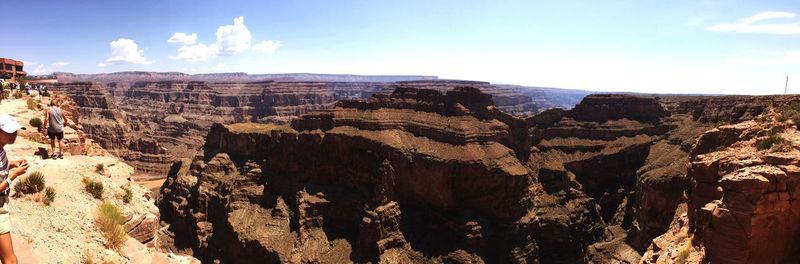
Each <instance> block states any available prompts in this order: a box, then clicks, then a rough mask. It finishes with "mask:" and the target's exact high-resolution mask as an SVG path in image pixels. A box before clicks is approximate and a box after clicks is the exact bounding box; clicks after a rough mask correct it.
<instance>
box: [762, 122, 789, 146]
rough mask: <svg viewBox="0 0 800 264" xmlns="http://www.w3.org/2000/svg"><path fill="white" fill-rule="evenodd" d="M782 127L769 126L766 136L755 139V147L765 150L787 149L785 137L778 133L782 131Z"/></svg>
mask: <svg viewBox="0 0 800 264" xmlns="http://www.w3.org/2000/svg"><path fill="white" fill-rule="evenodd" d="M783 131H784V127H782V126H776V127H772V128H770V130H769V132H767V137H766V138H763V139H760V140H758V141H756V149H758V150H765V149H770V150H773V151H787V150H788V148H789V146H787V145H788V142H787V141H786V139H784V138H783V137H781V135H780V133H783Z"/></svg>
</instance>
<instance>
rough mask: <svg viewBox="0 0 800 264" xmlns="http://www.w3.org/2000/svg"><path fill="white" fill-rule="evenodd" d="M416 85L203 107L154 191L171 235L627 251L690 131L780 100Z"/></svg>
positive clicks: (533, 252)
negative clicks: (261, 118) (193, 137)
mask: <svg viewBox="0 0 800 264" xmlns="http://www.w3.org/2000/svg"><path fill="white" fill-rule="evenodd" d="M430 88H431V87H428V86H423V85H420V84H408V85H401V86H398V87H396V88H395V90H394V91H393V92H392V93H390V94H380V93H379V94H374V95H373V96H372V97H371V98H368V99H357V100H342V101H339V102H337V103H336V104H335V105H334V107H333V108H331V109H326V110H322V111H315V112H314V113H311V114H307V115H303V116H302V117H300V118H297V119H293V120H292V121H291V122H290V123H288V124H257V123H239V124H230V125H223V124H215V125H213V126H212V128H211V130H210V132H209V134H208V137H207V138H206V142H205V144H204V146H203V152H201V153H199V154H198V155H197V156H196V157H194V158H193V159H182V160H180V161H178V162H176V163H175V164H173V166H172V168H171V170H170V172H169V177H168V178H167V180H166V182H165V183H164V185H163V187H162V189H161V194H160V195H159V197H160V198H159V201H158V205H159V208H160V209H161V213H162V216H163V217H164V219H165V221H166V222H167V223H170V224H169V226H168V229H169V230H170V232H171V235H170V237H171V239H174V245H175V248H174V249H175V250H177V251H184V252H187V253H192V254H193V255H194V256H196V257H198V258H199V259H200V260H201V261H204V262H211V261H221V262H225V263H249V262H250V261H251V260H252V261H254V262H267V263H277V262H301V263H307V262H320V263H341V262H351V261H354V262H382V263H409V262H413V263H428V262H429V263H481V262H487V263H582V262H586V263H608V262H618V263H638V262H639V261H640V260H641V259H642V255H643V254H646V253H647V250H648V247H650V246H651V242H652V241H653V239H654V238H656V237H658V236H660V235H661V234H664V233H665V232H667V230H668V229H669V228H670V226H671V223H673V215H675V212H676V211H679V208H681V206H682V204H683V203H684V202H683V201H684V199H683V197H684V190H686V182H685V178H686V164H688V163H689V162H690V156H691V155H690V154H691V153H692V149H696V148H697V147H696V146H695V141H696V139H697V138H698V137H699V136H700V135H703V133H704V132H705V131H707V130H710V129H712V128H714V127H715V126H716V125H717V124H719V123H736V122H739V121H743V120H747V119H753V118H756V117H758V116H760V115H762V114H764V113H765V112H766V111H767V110H768V109H770V108H772V107H774V105H775V102H776V101H780V100H783V99H780V98H770V97H747V98H742V97H663V98H654V97H638V96H631V95H591V96H587V97H585V98H584V99H583V100H582V101H581V103H579V104H578V105H576V106H575V108H573V109H572V110H562V109H551V110H546V111H544V112H542V113H540V114H537V115H534V116H531V117H525V118H522V117H515V116H513V115H510V114H507V113H505V112H503V111H501V110H500V108H499V107H496V106H494V102H495V100H493V99H492V97H491V95H489V94H487V93H483V92H482V91H481V90H480V89H479V88H477V87H470V86H457V87H454V88H451V89H442V88H441V87H440V88H436V89H430ZM723 111H733V112H723ZM701 142H702V141H701ZM698 144H701V143H698ZM244 260H246V261H244Z"/></svg>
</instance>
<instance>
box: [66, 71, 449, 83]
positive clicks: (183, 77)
mask: <svg viewBox="0 0 800 264" xmlns="http://www.w3.org/2000/svg"><path fill="white" fill-rule="evenodd" d="M53 76H54V77H55V78H56V79H58V81H59V82H74V81H96V82H105V83H108V82H130V81H205V82H256V81H269V80H273V81H313V82H398V81H413V80H436V79H438V77H437V76H427V75H355V74H317V73H275V74H247V73H244V72H230V73H202V74H186V73H182V72H144V71H125V72H112V73H94V74H75V73H69V72H55V73H53Z"/></svg>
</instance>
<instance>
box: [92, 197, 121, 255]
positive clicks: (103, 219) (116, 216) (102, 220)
mask: <svg viewBox="0 0 800 264" xmlns="http://www.w3.org/2000/svg"><path fill="white" fill-rule="evenodd" d="M95 222H96V223H97V226H98V227H99V228H100V231H101V232H102V233H103V236H104V237H105V238H106V246H107V247H110V248H116V247H118V246H119V245H122V242H125V240H126V239H127V238H128V234H127V233H126V232H125V228H123V227H122V225H123V224H125V218H123V217H122V214H121V213H120V212H119V209H117V207H116V206H114V205H113V204H111V203H108V202H104V203H102V204H100V206H99V207H98V208H97V216H96V217H95Z"/></svg>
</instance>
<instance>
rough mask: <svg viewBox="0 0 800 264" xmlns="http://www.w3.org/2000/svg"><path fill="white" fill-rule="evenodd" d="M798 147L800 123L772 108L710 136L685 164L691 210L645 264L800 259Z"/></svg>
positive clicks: (657, 242)
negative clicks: (794, 123) (784, 118)
mask: <svg viewBox="0 0 800 264" xmlns="http://www.w3.org/2000/svg"><path fill="white" fill-rule="evenodd" d="M775 102H776V104H780V103H781V101H775ZM798 149H800V148H799V147H798V136H797V131H796V129H795V128H794V126H789V124H787V123H786V122H782V120H781V119H780V118H779V117H777V116H776V115H775V114H773V113H765V115H763V116H762V117H760V118H758V119H757V121H753V120H751V121H747V122H743V123H738V124H735V125H727V126H720V127H718V128H715V129H712V130H709V131H707V132H706V133H704V134H703V135H702V136H701V137H700V138H699V139H698V141H697V143H696V144H695V145H694V148H693V149H692V151H691V155H690V157H689V160H688V162H687V163H688V173H687V177H686V179H687V182H688V186H687V190H686V196H687V199H688V201H687V207H686V209H685V210H683V211H678V212H677V213H676V216H675V218H676V219H675V222H674V223H673V227H672V228H671V229H670V231H668V232H666V233H665V234H664V235H662V236H660V237H658V238H657V239H655V240H654V242H653V245H652V246H651V247H650V249H649V251H648V252H647V254H646V255H645V258H644V259H643V262H645V263H665V262H674V261H687V260H688V261H690V262H703V263H706V262H711V263H796V262H798V261H800V256H799V255H798V252H800V243H798V240H797V238H798V237H799V236H798V235H800V233H799V232H800V228H798V226H800V225H798V224H800V222H798V212H800V207H798V204H797V203H794V200H795V197H794V196H795V193H797V192H798V191H799V190H800V189H798V188H800V187H799V186H800V184H799V183H800V182H798V180H797V179H798V176H800V170H799V169H798V167H797V165H799V164H800V150H798Z"/></svg>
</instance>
